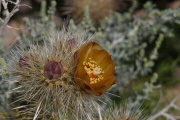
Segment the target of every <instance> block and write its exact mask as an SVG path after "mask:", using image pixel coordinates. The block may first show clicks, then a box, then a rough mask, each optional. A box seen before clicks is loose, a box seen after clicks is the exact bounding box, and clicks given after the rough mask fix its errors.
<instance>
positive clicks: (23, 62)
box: [19, 57, 29, 68]
mask: <svg viewBox="0 0 180 120" xmlns="http://www.w3.org/2000/svg"><path fill="white" fill-rule="evenodd" d="M28 60H29V58H28V57H20V59H19V66H20V67H21V68H24V67H28V66H29V65H28Z"/></svg>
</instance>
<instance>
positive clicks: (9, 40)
mask: <svg viewBox="0 0 180 120" xmlns="http://www.w3.org/2000/svg"><path fill="white" fill-rule="evenodd" d="M17 21H18V20H12V21H10V22H9V24H8V25H9V26H11V27H12V28H6V29H5V30H4V31H3V36H4V38H3V40H4V42H5V47H6V48H7V49H8V48H11V47H12V46H13V45H14V44H15V42H16V41H17V40H18V39H19V34H20V33H22V32H27V28H26V27H25V26H24V25H23V22H17Z"/></svg>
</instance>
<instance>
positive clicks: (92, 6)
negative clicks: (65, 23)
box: [63, 0, 117, 26]
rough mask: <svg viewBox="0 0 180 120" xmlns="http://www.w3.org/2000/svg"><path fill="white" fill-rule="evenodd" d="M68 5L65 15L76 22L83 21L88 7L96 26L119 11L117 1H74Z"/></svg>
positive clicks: (65, 8) (68, 2)
mask: <svg viewBox="0 0 180 120" xmlns="http://www.w3.org/2000/svg"><path fill="white" fill-rule="evenodd" d="M66 4H67V6H68V7H64V10H65V11H64V13H63V14H67V15H70V16H71V17H72V18H73V19H74V20H76V22H81V21H82V19H83V17H84V10H85V7H86V6H88V7H89V13H90V17H91V19H92V21H93V24H94V25H95V26H97V25H98V24H99V23H100V22H101V21H102V20H103V19H104V18H105V17H107V16H109V15H110V14H111V13H112V12H113V11H115V10H116V9H117V1H116V0H93V1H92V0H72V1H67V3H66Z"/></svg>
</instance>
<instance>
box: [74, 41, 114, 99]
mask: <svg viewBox="0 0 180 120" xmlns="http://www.w3.org/2000/svg"><path fill="white" fill-rule="evenodd" d="M75 59H76V62H77V68H76V71H75V75H74V79H75V82H76V84H77V85H78V86H79V87H80V88H81V89H82V90H84V91H86V92H87V93H90V94H93V95H96V96H101V95H102V93H103V92H104V91H106V90H108V89H109V88H110V87H111V86H112V85H113V84H115V80H116V77H115V76H114V72H115V65H114V62H113V60H112V58H111V56H110V55H109V54H108V52H107V51H105V50H102V49H101V46H100V45H99V44H97V43H95V42H89V43H86V44H84V45H83V46H81V48H80V49H79V50H78V51H77V52H76V57H75Z"/></svg>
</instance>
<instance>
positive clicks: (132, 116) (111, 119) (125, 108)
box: [104, 103, 147, 120]
mask: <svg viewBox="0 0 180 120" xmlns="http://www.w3.org/2000/svg"><path fill="white" fill-rule="evenodd" d="M104 120H147V118H146V117H145V116H144V115H143V113H142V111H140V108H139V106H137V105H135V106H130V105H128V103H126V104H124V105H120V106H118V107H117V106H115V107H112V108H110V109H108V110H107V111H106V112H105V115H104Z"/></svg>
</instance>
